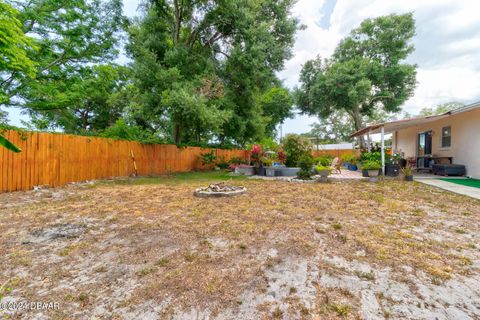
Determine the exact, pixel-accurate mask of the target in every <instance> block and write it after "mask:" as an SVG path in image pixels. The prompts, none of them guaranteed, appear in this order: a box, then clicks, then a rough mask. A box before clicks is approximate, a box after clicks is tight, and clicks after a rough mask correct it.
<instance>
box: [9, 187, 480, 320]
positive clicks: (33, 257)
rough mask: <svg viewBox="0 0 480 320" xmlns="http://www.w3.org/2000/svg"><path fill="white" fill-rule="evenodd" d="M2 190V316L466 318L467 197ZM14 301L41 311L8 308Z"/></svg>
mask: <svg viewBox="0 0 480 320" xmlns="http://www.w3.org/2000/svg"><path fill="white" fill-rule="evenodd" d="M206 183H207V181H200V180H191V181H189V180H188V179H183V180H182V181H173V183H172V181H170V180H169V179H158V178H156V179H151V180H149V179H143V180H140V181H136V182H135V181H130V180H129V181H110V182H108V181H107V182H101V183H90V184H79V185H74V186H68V187H65V188H59V189H44V190H37V191H30V192H16V193H10V194H0V216H1V220H0V266H1V270H0V285H2V284H3V286H2V287H1V288H0V294H2V295H3V300H2V305H1V306H2V307H3V309H4V310H0V312H1V313H2V314H3V316H4V317H5V318H10V319H94V318H97V319H384V318H390V319H479V318H480V269H479V268H480V239H479V236H480V233H479V230H480V219H479V217H480V202H479V201H477V200H473V199H470V198H467V197H464V196H459V195H455V194H452V193H449V192H445V191H441V190H438V189H435V188H432V187H429V186H426V185H421V184H417V183H408V182H403V181H385V182H377V183H371V182H363V181H359V182H337V183H328V184H319V183H317V184H301V183H289V182H281V181H254V180H234V181H232V182H231V183H232V184H234V185H244V186H246V187H247V189H248V191H247V193H246V194H244V195H241V196H238V197H233V198H209V199H204V198H196V197H194V196H193V194H192V193H193V191H194V189H195V188H196V187H199V186H202V185H205V184H206ZM20 302H44V303H57V305H56V307H55V308H51V309H53V310H47V309H44V310H35V309H34V308H22V310H5V308H6V306H12V303H20Z"/></svg>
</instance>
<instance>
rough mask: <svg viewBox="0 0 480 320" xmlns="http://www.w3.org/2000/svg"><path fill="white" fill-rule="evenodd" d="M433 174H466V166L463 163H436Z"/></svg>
mask: <svg viewBox="0 0 480 320" xmlns="http://www.w3.org/2000/svg"><path fill="white" fill-rule="evenodd" d="M432 170H433V174H435V175H442V176H464V175H465V174H466V170H465V166H464V165H461V164H440V163H437V164H434V165H433V166H432Z"/></svg>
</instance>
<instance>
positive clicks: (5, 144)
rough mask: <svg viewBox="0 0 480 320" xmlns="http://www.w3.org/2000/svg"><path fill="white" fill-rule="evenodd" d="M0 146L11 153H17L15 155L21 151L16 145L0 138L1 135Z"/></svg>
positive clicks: (2, 137)
mask: <svg viewBox="0 0 480 320" xmlns="http://www.w3.org/2000/svg"><path fill="white" fill-rule="evenodd" d="M0 146H2V147H5V148H7V149H8V150H10V151H13V152H17V153H18V152H20V151H22V149H20V148H19V147H17V146H16V145H14V144H13V143H11V142H10V141H8V140H7V138H5V137H4V136H2V135H1V134H0Z"/></svg>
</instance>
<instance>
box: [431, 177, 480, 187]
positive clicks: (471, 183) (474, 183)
mask: <svg viewBox="0 0 480 320" xmlns="http://www.w3.org/2000/svg"><path fill="white" fill-rule="evenodd" d="M440 180H443V181H447V182H451V183H456V184H461V185H462V186H467V187H474V188H480V180H477V179H449V178H442V179H440Z"/></svg>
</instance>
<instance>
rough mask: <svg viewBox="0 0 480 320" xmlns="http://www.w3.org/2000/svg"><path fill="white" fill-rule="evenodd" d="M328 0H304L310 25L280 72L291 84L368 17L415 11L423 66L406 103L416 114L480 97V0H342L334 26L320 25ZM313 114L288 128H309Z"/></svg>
mask: <svg viewBox="0 0 480 320" xmlns="http://www.w3.org/2000/svg"><path fill="white" fill-rule="evenodd" d="M323 4H324V1H314V0H299V1H298V3H297V4H296V5H295V8H294V10H293V14H294V15H296V16H297V17H299V19H300V21H301V23H303V24H305V25H306V26H307V29H306V30H303V31H300V32H299V33H298V35H297V41H296V43H295V47H294V57H293V58H292V59H291V60H290V61H288V62H287V63H286V65H285V70H283V71H282V72H280V73H279V76H280V77H281V78H282V79H284V82H285V84H286V85H287V86H289V87H290V88H293V87H294V86H295V85H297V84H298V74H299V72H300V70H301V66H302V64H304V63H305V61H307V60H308V59H312V58H313V57H315V56H316V55H318V54H320V55H321V56H322V57H326V56H329V55H331V53H332V52H333V50H334V49H335V47H336V46H337V44H338V42H339V41H340V40H341V39H342V38H343V37H345V36H346V35H347V34H348V33H349V32H350V30H351V29H353V28H355V27H357V26H358V25H359V24H360V23H361V21H363V20H364V19H366V18H374V17H378V16H381V15H386V14H390V13H406V12H413V13H414V18H415V20H416V36H415V38H414V39H413V44H414V45H415V52H414V53H413V54H412V55H411V56H410V57H409V59H408V62H409V63H415V64H417V65H418V70H417V72H418V74H417V82H418V85H417V88H416V90H415V95H414V96H413V97H411V98H410V99H409V100H408V101H407V102H406V103H405V105H404V106H403V107H404V109H405V110H407V111H408V112H410V113H417V112H418V111H419V110H420V109H421V108H422V107H425V106H435V105H437V104H440V103H444V102H449V101H459V102H463V103H469V102H472V101H475V100H480V85H479V84H480V54H479V52H480V17H479V15H478V12H480V2H478V1H474V0H464V1H455V0H422V1H404V0H389V1H385V0H338V1H337V3H336V5H335V8H334V10H333V12H332V14H331V17H330V27H329V28H328V29H324V28H322V27H320V25H319V24H318V21H319V20H320V19H321V18H322V15H323V13H322V12H321V11H322V7H323ZM312 121H314V119H313V118H310V117H304V116H303V117H298V118H296V119H295V120H291V121H287V122H286V123H285V125H284V126H283V131H284V132H287V133H288V132H297V133H299V132H306V131H309V129H310V126H309V125H310V124H311V122H312Z"/></svg>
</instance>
